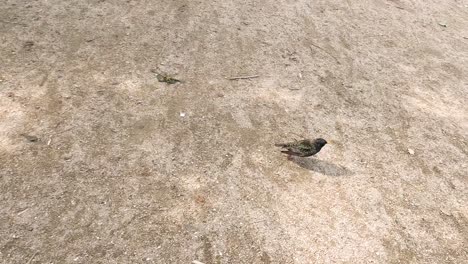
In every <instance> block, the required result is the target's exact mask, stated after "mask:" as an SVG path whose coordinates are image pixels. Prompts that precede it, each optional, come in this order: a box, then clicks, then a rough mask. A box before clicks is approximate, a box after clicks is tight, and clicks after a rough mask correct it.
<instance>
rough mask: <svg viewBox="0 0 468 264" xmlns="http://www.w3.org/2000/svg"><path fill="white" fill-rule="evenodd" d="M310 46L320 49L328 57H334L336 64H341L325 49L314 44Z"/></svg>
mask: <svg viewBox="0 0 468 264" xmlns="http://www.w3.org/2000/svg"><path fill="white" fill-rule="evenodd" d="M310 45H312V46H314V47H316V48H317V49H319V50H321V51H323V52H325V53H326V54H327V55H328V56H330V57H332V58H333V59H335V60H336V62H337V63H338V64H341V63H340V61H339V60H338V59H337V58H336V57H335V56H333V55H332V54H331V53H330V52H328V51H327V50H326V49H324V48H322V47H320V46H319V45H316V44H314V43H310Z"/></svg>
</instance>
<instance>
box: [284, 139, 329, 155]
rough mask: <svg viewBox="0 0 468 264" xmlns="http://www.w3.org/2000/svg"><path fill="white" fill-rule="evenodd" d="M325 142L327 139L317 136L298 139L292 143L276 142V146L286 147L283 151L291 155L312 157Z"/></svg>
mask: <svg viewBox="0 0 468 264" xmlns="http://www.w3.org/2000/svg"><path fill="white" fill-rule="evenodd" d="M325 144H327V141H326V140H325V139H323V138H316V139H314V140H312V141H310V140H309V139H304V140H296V141H294V142H290V143H283V144H275V146H277V147H281V148H284V149H286V150H283V151H281V152H282V153H285V154H288V155H291V156H299V157H310V156H313V155H315V154H317V153H318V152H319V151H320V150H321V149H322V147H323V146H325Z"/></svg>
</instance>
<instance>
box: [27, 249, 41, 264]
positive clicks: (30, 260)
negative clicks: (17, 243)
mask: <svg viewBox="0 0 468 264" xmlns="http://www.w3.org/2000/svg"><path fill="white" fill-rule="evenodd" d="M37 253H39V252H37V251H36V252H34V254H33V255H32V257H31V258H30V259H29V261H28V262H26V264H29V263H31V262H32V261H33V259H34V258H35V257H36V255H37Z"/></svg>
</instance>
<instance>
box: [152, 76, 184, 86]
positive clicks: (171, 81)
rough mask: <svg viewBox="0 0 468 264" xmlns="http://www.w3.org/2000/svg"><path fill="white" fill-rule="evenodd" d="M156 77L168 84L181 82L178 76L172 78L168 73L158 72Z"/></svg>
mask: <svg viewBox="0 0 468 264" xmlns="http://www.w3.org/2000/svg"><path fill="white" fill-rule="evenodd" d="M156 78H157V79H158V81H159V82H165V83H168V84H174V83H178V82H181V81H180V80H177V79H176V78H172V77H170V76H168V75H166V74H158V75H156Z"/></svg>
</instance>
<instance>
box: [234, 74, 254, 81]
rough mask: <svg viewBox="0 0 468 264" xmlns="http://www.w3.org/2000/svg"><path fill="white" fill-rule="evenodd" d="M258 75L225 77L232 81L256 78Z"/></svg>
mask: <svg viewBox="0 0 468 264" xmlns="http://www.w3.org/2000/svg"><path fill="white" fill-rule="evenodd" d="M258 77H260V75H251V76H237V77H231V78H227V79H228V80H230V81H234V80H244V79H253V78H258Z"/></svg>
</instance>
